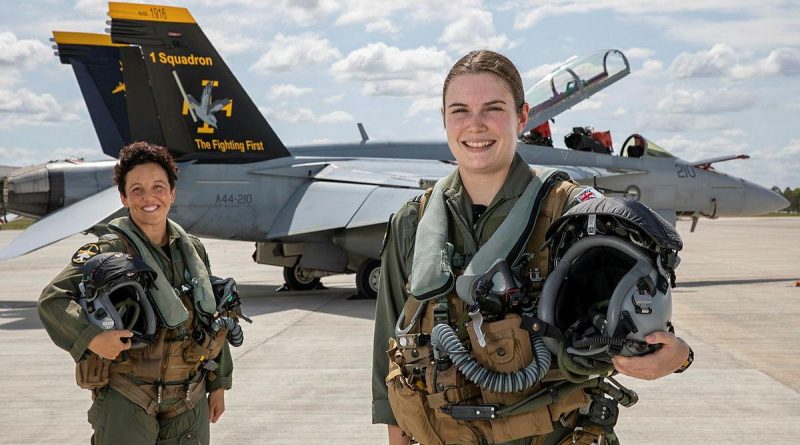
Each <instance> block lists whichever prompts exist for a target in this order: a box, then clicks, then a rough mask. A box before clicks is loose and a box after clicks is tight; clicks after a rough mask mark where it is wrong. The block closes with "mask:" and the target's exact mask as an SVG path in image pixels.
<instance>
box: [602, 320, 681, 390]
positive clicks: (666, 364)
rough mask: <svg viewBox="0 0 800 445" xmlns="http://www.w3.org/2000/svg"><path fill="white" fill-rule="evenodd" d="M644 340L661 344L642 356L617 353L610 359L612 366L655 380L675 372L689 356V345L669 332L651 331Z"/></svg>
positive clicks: (623, 371) (630, 374)
mask: <svg viewBox="0 0 800 445" xmlns="http://www.w3.org/2000/svg"><path fill="white" fill-rule="evenodd" d="M645 341H647V343H649V344H651V345H653V344H658V343H661V344H662V345H663V346H662V347H661V349H659V350H658V351H655V352H653V353H650V354H647V355H643V356H638V357H623V356H621V355H618V356H616V357H614V358H613V359H612V360H613V362H614V368H615V369H616V370H617V371H619V372H621V373H622V374H625V375H627V376H631V377H635V378H637V379H644V380H655V379H657V378H660V377H664V376H666V375H669V374H672V373H673V372H675V370H676V369H678V368H680V367H681V365H683V363H684V362H685V361H686V358H687V357H688V356H689V345H688V344H687V343H686V342H685V341H683V340H681V339H680V338H678V337H676V336H675V335H674V334H670V333H669V332H663V331H656V332H653V333H651V334H650V335H648V336H647V337H645Z"/></svg>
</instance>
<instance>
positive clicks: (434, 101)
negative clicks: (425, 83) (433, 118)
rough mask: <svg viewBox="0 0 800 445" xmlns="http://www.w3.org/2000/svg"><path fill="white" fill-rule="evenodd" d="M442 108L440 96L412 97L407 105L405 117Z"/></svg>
mask: <svg viewBox="0 0 800 445" xmlns="http://www.w3.org/2000/svg"><path fill="white" fill-rule="evenodd" d="M441 108H442V98H441V97H421V98H417V99H414V101H413V102H411V106H409V107H408V111H407V112H406V117H412V116H416V115H418V114H420V113H423V112H426V111H439V110H441Z"/></svg>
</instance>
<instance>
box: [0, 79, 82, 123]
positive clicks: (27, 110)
mask: <svg viewBox="0 0 800 445" xmlns="http://www.w3.org/2000/svg"><path fill="white" fill-rule="evenodd" d="M79 120H80V118H79V117H78V115H77V114H75V113H74V112H72V111H70V110H68V109H67V108H65V107H63V106H62V105H61V104H59V103H58V101H56V99H55V98H54V97H53V96H51V95H49V94H36V93H33V92H31V91H30V90H28V89H25V88H22V89H19V90H16V91H12V90H8V89H0V126H3V127H7V126H16V125H40V124H56V123H63V122H76V121H79Z"/></svg>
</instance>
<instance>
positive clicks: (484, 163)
mask: <svg viewBox="0 0 800 445" xmlns="http://www.w3.org/2000/svg"><path fill="white" fill-rule="evenodd" d="M528 111H529V107H528V104H527V103H525V98H524V92H523V88H522V79H521V77H520V75H519V71H518V70H517V69H516V67H515V66H514V64H513V63H511V61H510V60H508V59H507V58H506V57H504V56H503V55H501V54H497V53H495V52H492V51H473V52H471V53H469V54H467V55H465V56H464V57H462V58H461V59H460V60H459V61H458V62H456V64H455V65H454V66H453V67H452V69H451V70H450V72H449V73H448V75H447V77H446V79H445V81H444V85H443V88H442V117H443V123H444V127H445V130H446V134H447V143H448V146H449V147H450V151H451V152H452V153H453V156H454V157H455V159H456V161H457V163H458V167H457V168H456V169H455V171H453V173H451V174H450V175H449V176H447V177H446V178H443V179H441V180H440V181H439V182H437V184H436V187H434V188H433V189H432V190H431V189H429V190H428V191H427V192H426V193H425V194H424V195H423V196H422V197H420V198H416V199H413V200H411V201H409V202H408V203H406V204H405V205H404V206H403V207H402V208H401V209H400V210H398V212H397V213H396V214H395V215H394V216H393V218H392V219H391V221H390V222H389V227H388V229H387V235H386V238H385V245H384V248H383V253H382V255H381V277H380V289H379V292H378V300H377V303H376V312H375V336H374V343H373V348H374V349H373V351H374V352H373V374H372V394H373V402H372V418H373V423H386V424H388V425H389V427H388V433H389V443H390V444H391V445H401V444H408V443H409V441H410V438H411V436H413V437H414V439H416V440H417V441H419V442H420V443H424V444H426V445H429V444H444V443H459V444H483V443H493V444H494V443H496V444H504V445H512V444H513V445H528V444H531V443H536V444H548V445H555V444H558V443H560V442H561V441H562V440H567V441H569V443H573V442H572V440H573V439H580V440H581V441H580V442H578V443H587V444H588V443H590V442H591V441H593V440H595V439H597V438H598V435H602V436H605V440H606V442H607V443H610V444H614V443H617V442H616V436H615V435H614V433H613V431H611V430H610V428H609V429H605V430H600V432H599V433H598V432H597V431H596V430H591V431H594V435H591V434H590V433H588V432H585V431H583V430H582V429H581V428H580V427H579V428H575V427H576V425H577V421H578V408H579V407H580V406H583V405H586V406H588V401H587V400H586V399H585V398H586V397H588V396H587V395H586V394H584V393H582V392H575V393H573V394H571V395H569V396H565V397H563V400H561V401H559V402H558V403H546V404H545V405H547V406H545V405H542V406H541V407H539V408H537V409H535V410H528V411H527V412H524V413H520V414H516V413H514V414H513V415H508V416H506V417H503V418H499V419H498V418H496V416H492V417H491V420H490V418H489V417H483V418H480V416H481V415H483V416H486V412H488V411H487V410H488V409H489V408H488V407H489V406H495V405H497V404H498V403H499V404H500V405H497V406H502V405H504V404H505V405H506V406H508V405H513V403H515V402H517V401H519V400H520V399H521V398H523V397H525V394H528V395H530V394H533V392H535V391H537V390H538V389H539V388H540V387H539V386H535V385H534V386H531V387H527V388H526V389H525V391H528V392H527V393H524V392H519V391H517V392H514V393H512V394H510V395H508V394H501V393H499V392H492V391H488V390H487V389H486V388H485V387H481V388H478V386H476V384H475V383H474V382H470V381H467V378H466V377H465V374H462V373H460V372H461V368H459V370H458V371H456V369H455V368H456V365H454V364H453V363H454V362H455V359H453V362H452V363H449V364H448V363H447V359H446V358H445V360H444V362H441V361H440V360H437V361H436V365H435V366H433V365H431V363H432V361H433V360H436V359H438V358H441V357H437V358H434V355H433V353H432V349H431V348H432V347H431V344H432V342H433V341H434V340H433V338H434V337H437V342H438V343H437V344H438V345H439V346H437V348H439V349H437V350H438V351H439V352H440V354H442V350H441V349H440V348H441V347H442V345H441V342H443V341H444V340H442V339H441V338H440V337H441V336H440V335H438V334H435V333H434V331H436V332H444V330H438V331H437V329H433V327H434V326H436V327H437V328H440V327H442V326H441V325H442V324H445V325H447V327H446V329H451V331H450V332H453V335H452V338H456V340H455V341H458V342H461V341H464V342H465V344H466V345H469V346H467V348H468V349H469V355H470V356H471V357H472V356H477V355H478V354H481V353H482V352H480V351H481V350H484V349H485V351H486V353H488V354H489V355H488V356H483V358H482V359H481V358H478V361H480V362H481V365H486V366H488V365H487V363H494V364H495V365H497V366H496V367H497V369H491V370H489V368H484V371H487V373H495V374H496V377H498V380H502V379H503V378H504V377H503V375H510V374H514V373H517V372H518V370H519V368H518V366H517V365H518V363H517V361H516V360H518V361H521V362H522V361H524V362H525V363H522V366H529V365H527V363H534V362H533V361H532V360H531V359H530V356H531V354H532V352H531V349H532V348H531V344H530V342H529V341H521V340H520V338H525V339H526V340H527V338H528V336H527V333H525V331H523V333H522V334H519V333H517V334H513V336H512V337H513V338H500V337H502V335H506V333H508V332H512V331H514V330H515V329H519V325H520V323H519V322H516V323H515V321H514V319H513V317H511V318H508V319H503V318H502V317H501V319H498V320H491V321H486V322H483V329H493V328H492V327H491V325H493V324H494V325H495V326H498V324H500V323H507V324H506V325H504V326H506V328H503V329H504V330H501V328H500V327H496V328H494V329H495V331H493V334H492V338H490V337H489V336H488V335H487V336H486V340H485V343H486V344H487V346H486V347H485V348H483V347H478V346H477V343H479V342H476V340H475V339H472V340H470V339H469V338H467V335H466V331H467V330H469V331H470V334H469V337H470V338H471V337H472V336H473V334H472V331H474V329H473V328H471V327H469V326H470V324H465V322H464V320H469V319H470V317H472V316H473V315H474V313H475V312H473V311H475V309H474V308H473V307H472V306H469V307H467V305H466V302H465V300H464V299H463V298H462V297H461V296H460V292H456V291H455V290H454V289H453V287H452V286H450V287H448V285H447V284H444V285H443V284H441V283H451V282H453V281H455V280H453V278H454V276H455V275H458V274H460V273H462V272H464V271H465V269H467V267H472V264H471V262H472V263H475V262H476V261H475V258H476V257H477V256H478V255H480V254H481V251H482V249H483V248H484V247H485V246H486V245H487V242H488V241H489V240H490V239H493V240H494V237H495V235H496V234H499V235H498V237H499V238H498V239H502V240H503V241H501V242H499V243H498V242H494V243H493V247H492V249H495V250H496V249H497V246H498V245H500V244H504V245H508V244H509V243H506V241H507V240H511V241H516V240H517V239H518V237H519V239H522V238H521V237H522V235H521V234H518V233H512V232H514V230H500V227H501V225H502V223H503V222H504V221H505V220H506V219H507V218H508V217H509V215H510V214H511V211H512V210H513V209H514V208H515V207H516V205H517V203H518V202H520V203H522V204H526V203H527V202H528V201H522V200H521V197H522V196H528V197H529V199H530V198H532V197H533V196H537V197H538V196H542V200H541V202H539V201H534V200H533V199H531V202H535V205H538V206H539V207H538V210H537V209H536V208H534V209H532V211H530V212H528V213H526V214H529V215H539V217H538V218H537V219H535V220H533V219H531V220H529V221H528V222H535V224H533V228H532V229H531V231H530V232H527V235H526V239H527V240H528V242H527V244H526V245H525V248H526V250H525V251H526V252H528V253H529V254H530V256H529V258H531V260H530V262H529V263H528V266H526V267H529V266H530V267H532V266H533V265H535V266H537V267H536V271H537V273H538V272H539V267H538V266H539V265H541V266H542V268H541V271H542V273H543V275H544V276H546V273H547V269H546V265H547V264H548V263H547V258H548V257H547V254H546V253H544V254H542V253H541V251H540V250H539V248H540V247H541V245H542V243H543V241H544V240H543V238H544V234H545V232H546V230H547V229H548V228H549V226H550V224H551V222H552V221H553V220H554V219H555V218H556V217H558V216H559V215H560V214H562V213H563V212H564V211H566V209H568V208H569V207H571V206H572V205H574V204H576V203H577V202H579V201H581V200H582V198H581V196H589V195H591V196H592V197H594V196H601V195H600V194H599V192H598V193H596V194H586V193H583V194H582V193H581V192H583V191H584V190H585V189H584V188H582V187H580V186H578V184H576V183H574V182H571V181H568V180H566V176H562V175H561V174H560V173H558V172H535V171H532V170H531V169H530V168H529V166H528V165H527V164H526V163H525V161H524V160H523V159H522V158H521V157H520V156H518V155H517V154H516V147H517V141H518V135H519V134H520V133H521V132H522V130H523V129H524V127H525V124H526V123H527V120H528ZM534 178H537V181H534ZM536 184H541V186H538V185H536ZM531 187H533V188H531ZM537 187H540V188H538V190H539V192H536V194H535V195H534V194H533V192H531V193H530V194H528V190H529V189H530V190H537ZM423 212H424V215H425V217H424V218H422V217H420V215H421V214H423ZM515 221H516V220H515ZM516 225H517V226H526V224H525V223H524V222H521V223H520V224H516ZM527 226H528V227H530V226H531V224H527ZM506 227H508V225H506ZM418 228H419V230H418ZM516 244H519V241H516ZM516 244H515V245H516ZM492 249H489V250H490V251H491V252H490V254H489V255H490V256H491V258H494V259H498V258H500V257H502V258H505V256H506V255H505V254H500V253H497V255H496V256H494V255H495V252H494V251H493V250H492ZM484 256H485V255H484ZM428 258H432V260H428ZM542 259H544V260H542ZM418 261H419V263H418ZM490 263H491V262H490ZM468 265H469V266H468ZM476 267H480V266H476ZM439 269H441V270H445V271H446V273H445V274H444V275H447V274H450V276H449V279H448V280H443V279H441V276H442V275H436V274H437V272H436V271H437V270H439ZM412 270H413V274H412ZM531 270H533V269H531ZM431 271H433V272H431ZM478 272H481V273H482V272H483V271H482V270H481V271H478ZM487 273H488V272H487ZM426 276H428V277H432V278H430V279H428V280H427V281H426V278H425V277H426ZM420 277H422V278H420ZM526 289H528V291H530V292H532V293H533V292H535V291H534V290H533V289H532V288H531V287H527V288H526ZM409 295H413V296H411V297H409ZM530 298H535V295H533V294H531V295H530ZM426 305H427V306H426ZM482 311H483V309H481V310H480V311H477V313H478V314H480V313H481V312H482ZM468 312H469V317H467V315H468V314H467V313H468ZM512 315H513V314H512ZM481 320H482V319H481ZM508 323H511V324H508ZM476 324H477V325H478V326H480V324H478V323H477V322H474V321H473V323H472V326H473V327H474V326H475V325H476ZM403 326H405V328H403ZM477 329H478V330H480V329H481V328H477ZM475 335H477V334H475ZM652 337H653V341H652V342H653V343H655V342H657V343H662V344H663V347H662V348H661V349H660V350H659V351H658V352H656V353H653V354H650V355H648V356H644V357H623V358H622V359H624V360H623V361H622V362H620V361H618V360H617V359H615V361H614V363H615V365H617V366H618V367H617V369H618V370H619V371H620V372H623V373H625V374H628V375H631V376H634V377H638V378H652V377H660V376H664V375H666V374H669V373H671V372H673V371H674V370H676V369H678V368H679V367H680V366H681V364H682V363H683V362H684V360H685V358H686V356H687V354H688V345H686V344H685V343H684V342H682V341H679V340H678V339H676V337H675V336H674V335H673V334H670V333H667V332H656V333H654V335H653V336H652ZM493 342H494V343H493ZM648 342H650V340H649V339H648ZM387 343H388V345H389V347H388V355H389V358H388V359H387ZM498 345H500V346H503V347H502V348H500V347H499V346H498ZM461 346H463V345H461ZM507 347H508V348H510V350H506V349H507ZM492 348H494V349H492ZM490 350H493V351H495V352H496V354H494V355H492V354H493V353H491V352H488V351H490ZM526 350H527V352H525V351H526ZM446 352H447V351H446ZM501 352H502V354H501ZM455 353H456V354H458V353H459V352H458V351H456V352H455ZM446 356H447V355H445V357H446ZM521 357H528V358H527V359H525V360H523V359H522V358H521ZM512 359H513V360H512ZM473 360H474V357H473ZM509 360H512V361H511V362H509ZM536 361H537V362H538V361H539V359H538V353H537V360H536ZM630 362H633V363H636V366H637V367H634V366H633V364H632V363H630ZM509 363H511V364H512V365H511V366H508V364H509ZM504 366H505V367H504ZM638 366H641V368H638ZM432 368H436V369H432ZM506 368H508V369H506ZM512 368H513V369H512ZM645 369H646V370H647V371H645ZM544 371H545V372H546V371H547V370H546V369H545V370H544ZM492 378H494V377H492ZM512 383H513V382H512ZM547 384H549V383H547ZM547 384H545V385H547ZM455 408H459V410H458V412H459V413H460V414H456V410H455ZM470 410H472V411H470ZM476 412H477V414H476ZM481 413H482V414H481ZM450 414H452V416H451V415H450ZM458 416H462V417H458ZM551 416H554V417H552V418H551ZM552 419H558V421H556V422H552ZM582 425H584V424H582ZM589 430H590V429H587V430H586V431H589ZM564 438H567V439H564ZM584 439H586V440H588V441H586V442H583V440H584Z"/></svg>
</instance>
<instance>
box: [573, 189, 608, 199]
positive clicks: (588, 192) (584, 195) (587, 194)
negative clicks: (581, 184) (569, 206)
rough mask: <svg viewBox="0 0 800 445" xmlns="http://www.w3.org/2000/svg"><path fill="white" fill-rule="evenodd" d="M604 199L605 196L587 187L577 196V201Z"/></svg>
mask: <svg viewBox="0 0 800 445" xmlns="http://www.w3.org/2000/svg"><path fill="white" fill-rule="evenodd" d="M602 197H603V194H602V193H600V192H599V191H597V190H595V189H594V187H586V188H585V189H583V190H581V191H580V192H579V193H578V194H577V195H576V196H575V201H577V202H584V201H588V200H590V199H595V198H602Z"/></svg>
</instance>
